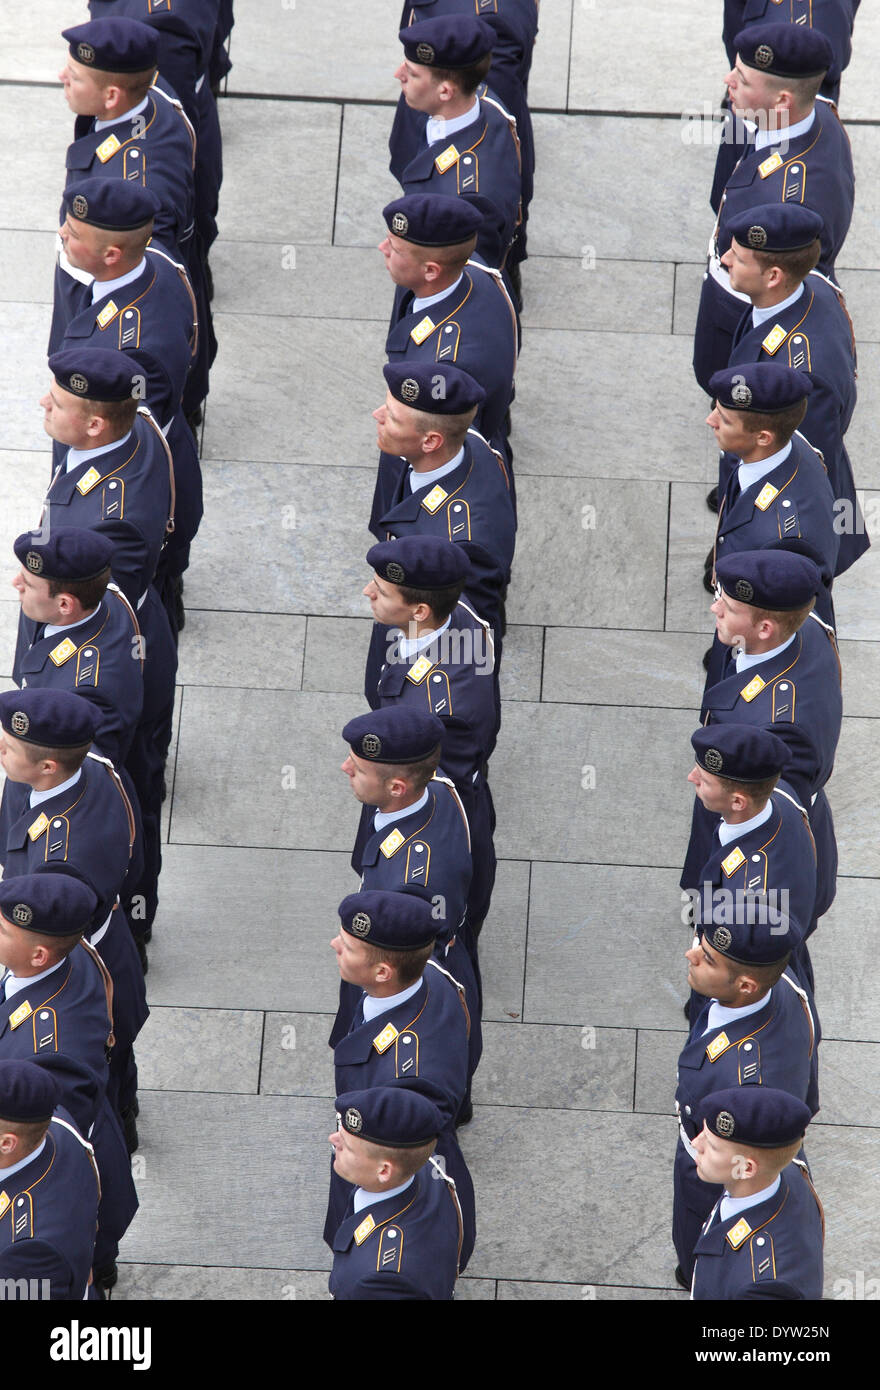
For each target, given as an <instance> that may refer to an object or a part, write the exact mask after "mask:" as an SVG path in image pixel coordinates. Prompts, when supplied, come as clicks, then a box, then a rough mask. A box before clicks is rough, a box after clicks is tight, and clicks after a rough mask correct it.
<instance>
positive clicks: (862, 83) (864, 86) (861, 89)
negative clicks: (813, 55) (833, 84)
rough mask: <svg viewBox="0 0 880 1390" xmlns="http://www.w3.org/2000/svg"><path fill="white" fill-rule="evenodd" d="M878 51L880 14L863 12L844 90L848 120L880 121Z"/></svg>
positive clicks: (844, 114)
mask: <svg viewBox="0 0 880 1390" xmlns="http://www.w3.org/2000/svg"><path fill="white" fill-rule="evenodd" d="M878 51H880V15H878V14H877V12H876V11H875V10H872V9H867V10H862V11H861V12H860V13H859V16H858V23H857V26H856V29H855V31H854V34H853V56H852V61H851V63H850V65H849V67H848V68H847V70H846V72H845V73H844V74H843V81H842V82H841V87H840V114H841V116H842V118H843V120H845V121H846V120H850V119H852V118H854V117H859V118H861V119H863V120H875V121H876V120H877V118H878V116H880V103H878V100H877V83H876V81H875V65H874V64H875V58H876V54H877V53H878ZM858 196H861V189H860V190H859V195H858Z"/></svg>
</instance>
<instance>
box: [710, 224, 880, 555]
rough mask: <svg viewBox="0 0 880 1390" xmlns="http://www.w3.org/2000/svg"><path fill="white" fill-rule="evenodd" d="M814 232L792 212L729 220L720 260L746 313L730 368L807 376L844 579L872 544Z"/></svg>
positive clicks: (832, 293)
mask: <svg viewBox="0 0 880 1390" xmlns="http://www.w3.org/2000/svg"><path fill="white" fill-rule="evenodd" d="M818 226H819V223H818V219H817V217H816V216H815V214H813V213H811V212H810V210H809V209H808V208H802V207H797V206H794V205H793V204H788V205H786V204H783V205H781V206H779V207H776V206H762V207H756V208H754V209H753V210H752V212H751V213H749V214H747V216H745V217H744V218H742V219H739V218H737V219H735V220H732V222H731V233H732V237H733V239H732V241H731V245H730V248H729V250H728V251H727V253H726V254H725V257H724V260H725V263H726V265H727V267H728V269H729V273H730V280H731V285H732V286H734V288H736V289H737V290H738V291H742V292H743V293H744V294H746V295H747V296H748V298H749V299H750V301H751V306H752V307H751V308H748V307H747V308H746V309H745V311H744V313H743V315H742V318H741V319H740V322H739V325H738V327H737V329H736V332H735V334H734V338H733V346H732V349H731V354H730V363H729V365H730V366H731V367H744V366H745V365H746V364H748V363H751V362H766V361H769V360H773V361H775V362H780V363H782V364H783V365H786V366H789V367H795V368H798V369H800V370H803V371H804V372H807V373H808V374H809V376H810V380H811V381H812V383H813V389H812V391H811V392H810V395H809V398H808V400H807V413H806V415H805V417H804V423H803V434H804V437H805V438H806V439H807V440H808V441H809V443H810V444H812V446H813V448H814V449H818V450H819V452H820V453H821V454H822V457H823V460H824V463H825V467H826V469H827V470H828V477H829V479H830V481H831V487H832V491H833V492H834V499H835V503H834V506H835V528H836V529H837V531H838V532H839V533H840V551H839V554H838V560H837V568H836V573H837V574H842V573H843V572H844V570H846V569H848V568H849V566H850V565H852V564H853V562H854V561H855V560H857V559H858V557H859V556H860V555H862V554H863V553H864V552H865V551H866V550H867V548H868V546H869V544H870V541H869V538H868V536H867V534H866V531H865V524H864V519H863V517H862V512H861V508H860V506H859V502H858V498H857V495H856V486H855V482H854V480H853V473H852V465H851V464H850V461H849V455H848V454H847V451H846V445H845V442H844V435H845V434H846V431H847V429H848V428H849V423H850V420H851V419H852V413H853V410H854V409H855V404H856V353H855V338H854V336H853V327H852V323H851V321H850V317H849V314H848V313H847V311H846V305H845V304H844V302H843V297H842V295H840V294H839V292H838V291H837V289H836V288H835V287H834V286H833V285H832V284H831V283H830V282H829V281H828V280H826V279H825V277H824V276H823V275H821V274H819V272H818V271H816V270H814V269H813V266H814V265H815V259H816V255H817V253H818V243H817V238H818V235H819V232H818Z"/></svg>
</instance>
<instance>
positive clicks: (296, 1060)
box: [260, 1009, 336, 1100]
mask: <svg viewBox="0 0 880 1390" xmlns="http://www.w3.org/2000/svg"><path fill="white" fill-rule="evenodd" d="M335 1017H336V1011H335V1009H334V1011H333V1012H332V1013H326V1014H305V1013H300V1014H292V1013H268V1014H266V1028H265V1033H264V1040H263V1060H262V1067H261V1070H260V1094H261V1095H281V1096H325V1097H329V1099H330V1100H333V1098H334V1096H335V1094H336V1092H335V1091H334V1089H333V1053H332V1052H331V1050H330V1048H329V1047H328V1045H327V1039H328V1038H329V1036H330V1029H331V1028H332V1027H333V1020H334V1018H335Z"/></svg>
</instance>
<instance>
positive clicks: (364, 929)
mask: <svg viewBox="0 0 880 1390" xmlns="http://www.w3.org/2000/svg"><path fill="white" fill-rule="evenodd" d="M371 926H372V923H371V921H370V919H369V916H368V915H367V913H366V912H356V913H355V914H354V916H353V917H352V919H351V929H352V931H353V932H354V934H355V936H367V935H368V934H369V930H370V927H371Z"/></svg>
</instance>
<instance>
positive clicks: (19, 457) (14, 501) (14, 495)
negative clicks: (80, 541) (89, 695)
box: [0, 314, 52, 655]
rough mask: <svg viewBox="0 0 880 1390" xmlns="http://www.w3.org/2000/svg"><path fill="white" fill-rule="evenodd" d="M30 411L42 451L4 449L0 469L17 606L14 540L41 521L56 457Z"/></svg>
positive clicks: (8, 575)
mask: <svg viewBox="0 0 880 1390" xmlns="http://www.w3.org/2000/svg"><path fill="white" fill-rule="evenodd" d="M0 317H2V314H0ZM22 409H24V403H22ZM30 412H31V413H33V414H34V415H35V416H36V419H37V422H38V424H37V428H38V430H39V435H37V436H36V438H37V441H38V443H39V445H40V448H39V450H30V449H19V448H13V449H3V450H0V470H2V476H3V509H2V511H0V596H2V600H4V601H5V600H7V598H8V599H9V600H11V601H13V602H16V605H17V600H16V599H15V593H14V590H13V589H12V577H13V575H14V574H15V572H16V571H17V569H18V568H19V565H18V560H17V559H16V557H15V552H14V551H13V549H12V542H13V541H14V540H15V538H16V536H18V535H20V534H21V532H22V531H30V530H31V529H32V528H33V527H34V526H36V525H37V523H38V522H39V519H40V510H41V505H42V501H43V497H44V495H45V492H46V488H47V486H48V483H49V470H50V468H51V464H52V456H51V454H50V453H49V451H48V449H46V448H45V447H44V444H43V441H45V439H46V436H45V434H44V433H43V428H42V425H41V424H39V421H40V420H41V419H42V414H43V413H42V411H41V410H39V409H37V410H36V411H35V410H34V409H33V406H32V405H31V406H30ZM40 435H41V436H42V439H40V437H39V436H40ZM7 586H8V587H7ZM13 655H14V653H13Z"/></svg>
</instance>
